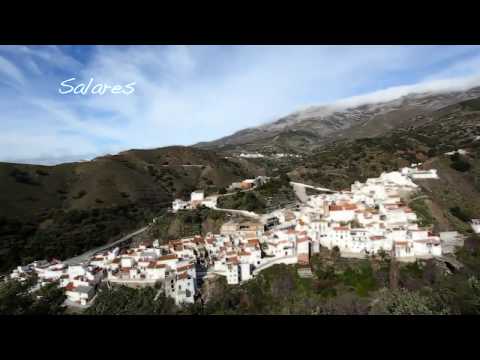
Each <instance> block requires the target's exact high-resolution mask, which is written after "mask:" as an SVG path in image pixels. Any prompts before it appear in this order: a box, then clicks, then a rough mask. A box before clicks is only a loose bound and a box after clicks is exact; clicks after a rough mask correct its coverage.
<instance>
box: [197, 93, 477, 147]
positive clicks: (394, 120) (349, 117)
mask: <svg viewBox="0 0 480 360" xmlns="http://www.w3.org/2000/svg"><path fill="white" fill-rule="evenodd" d="M478 97H480V87H475V88H472V89H470V90H468V91H456V92H453V91H452V92H447V93H413V94H409V95H406V96H402V97H399V98H397V99H394V100H391V101H386V102H379V103H369V104H364V105H360V106H355V107H347V106H346V105H342V104H341V103H338V104H333V105H326V106H314V107H310V108H308V109H305V110H301V111H297V112H294V113H292V114H290V115H288V116H285V117H283V118H280V119H278V120H276V121H274V122H271V123H268V124H264V125H261V126H258V127H254V128H248V129H244V130H241V131H238V132H236V133H234V134H232V135H230V136H226V137H223V138H221V139H218V140H215V141H211V142H203V143H198V144H196V145H195V146H196V147H198V148H204V149H217V150H223V151H260V152H284V151H286V152H288V151H291V152H297V153H302V152H303V153H308V152H309V151H310V150H311V149H313V148H316V147H318V146H319V145H322V144H325V143H327V142H330V141H333V140H337V139H342V138H350V139H351V138H361V137H373V136H379V135H382V134H384V133H385V132H386V131H389V130H391V129H395V128H401V127H409V126H418V125H420V124H422V123H424V122H425V121H428V120H429V119H431V114H432V113H433V112H435V111H437V110H439V109H442V108H445V107H447V106H450V105H454V104H457V103H459V102H462V101H465V100H469V99H475V98H478Z"/></svg>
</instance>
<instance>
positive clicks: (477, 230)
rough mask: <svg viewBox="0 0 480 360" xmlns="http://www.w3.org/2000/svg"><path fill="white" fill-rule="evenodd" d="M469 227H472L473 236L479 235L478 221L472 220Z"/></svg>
mask: <svg viewBox="0 0 480 360" xmlns="http://www.w3.org/2000/svg"><path fill="white" fill-rule="evenodd" d="M470 225H471V226H472V229H473V232H474V233H475V234H480V219H472V221H471V222H470Z"/></svg>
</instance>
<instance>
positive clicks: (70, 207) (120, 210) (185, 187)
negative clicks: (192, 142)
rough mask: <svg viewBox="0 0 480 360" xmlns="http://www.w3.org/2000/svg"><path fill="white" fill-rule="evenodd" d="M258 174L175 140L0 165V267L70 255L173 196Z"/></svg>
mask: <svg viewBox="0 0 480 360" xmlns="http://www.w3.org/2000/svg"><path fill="white" fill-rule="evenodd" d="M257 174H262V169H261V168H259V167H258V166H256V165H254V164H250V163H249V162H248V161H245V160H241V161H240V160H235V159H225V158H223V157H221V156H219V155H217V154H215V153H214V152H212V151H207V150H201V149H194V148H189V147H180V146H174V147H166V148H160V149H153V150H130V151H126V152H123V153H120V154H118V155H109V156H103V157H99V158H96V159H94V160H92V161H88V162H78V163H68V164H61V165H56V166H37V165H25V164H11V163H1V164H0V184H1V191H0V201H1V202H2V206H1V207H0V225H1V226H0V263H1V264H2V269H5V268H8V266H11V265H13V264H15V265H16V264H18V263H21V262H24V261H26V260H30V259H31V257H32V256H33V257H35V258H41V257H60V258H64V257H69V256H73V255H75V254H77V253H80V252H82V251H85V250H87V249H89V248H91V247H93V246H98V245H101V244H104V243H106V242H108V241H110V240H111V239H112V238H115V237H119V236H120V235H121V234H122V233H124V232H127V231H129V230H132V229H134V228H136V227H137V226H140V225H142V224H144V223H146V222H147V221H150V220H151V218H152V217H153V216H154V215H156V214H158V213H159V212H161V211H162V210H164V209H165V208H166V207H168V206H170V203H171V201H172V200H173V199H174V198H175V197H186V196H188V195H189V193H190V192H191V191H193V190H195V189H197V188H201V189H205V190H206V191H207V192H208V191H217V190H218V189H220V188H224V187H226V186H228V185H229V184H230V183H232V182H233V181H239V180H241V179H244V178H247V177H251V176H253V175H257Z"/></svg>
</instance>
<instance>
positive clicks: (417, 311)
mask: <svg viewBox="0 0 480 360" xmlns="http://www.w3.org/2000/svg"><path fill="white" fill-rule="evenodd" d="M379 295H380V296H379V298H378V299H376V301H375V303H374V304H373V306H372V307H371V309H370V312H369V313H370V314H373V315H446V314H448V313H449V310H448V309H447V308H445V307H439V306H438V305H437V304H436V303H435V301H434V300H433V299H432V298H430V297H427V296H425V295H420V293H418V292H414V291H409V290H406V289H398V290H393V291H389V290H387V289H383V290H382V291H380V294H379Z"/></svg>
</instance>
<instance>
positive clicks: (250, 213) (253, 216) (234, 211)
mask: <svg viewBox="0 0 480 360" xmlns="http://www.w3.org/2000/svg"><path fill="white" fill-rule="evenodd" d="M212 209H213V210H217V211H225V212H229V213H232V214H239V215H243V216H245V217H249V218H251V219H255V220H260V218H261V216H260V215H258V214H255V213H254V212H253V211H247V210H237V209H222V208H218V207H216V206H214V207H212Z"/></svg>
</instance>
